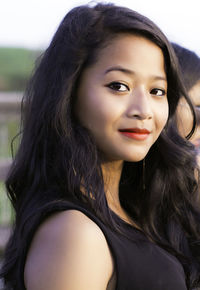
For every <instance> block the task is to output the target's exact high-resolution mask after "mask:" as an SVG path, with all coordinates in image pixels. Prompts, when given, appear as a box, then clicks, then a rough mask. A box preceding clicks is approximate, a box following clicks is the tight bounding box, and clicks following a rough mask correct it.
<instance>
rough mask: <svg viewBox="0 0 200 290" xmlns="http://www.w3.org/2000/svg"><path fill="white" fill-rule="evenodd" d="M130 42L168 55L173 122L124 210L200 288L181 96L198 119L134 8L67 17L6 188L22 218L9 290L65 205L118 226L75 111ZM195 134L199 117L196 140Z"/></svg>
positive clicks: (126, 175)
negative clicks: (88, 83) (82, 94)
mask: <svg viewBox="0 0 200 290" xmlns="http://www.w3.org/2000/svg"><path fill="white" fill-rule="evenodd" d="M127 32H128V33H132V34H136V35H141V36H143V37H145V38H147V39H149V40H151V41H152V42H154V43H155V44H156V45H157V46H159V47H160V48H161V49H162V51H163V55H164V59H165V69H166V75H167V82H168V102H169V119H168V123H167V125H166V127H165V129H164V130H163V132H162V133H161V135H160V137H159V138H158V140H157V141H156V143H155V144H154V145H153V146H152V148H151V149H150V151H149V153H148V155H147V156H146V158H145V164H146V168H145V180H143V179H142V178H141V172H142V162H137V163H130V162H125V163H124V167H123V171H122V177H121V181H120V193H119V194H120V201H121V204H122V206H123V207H124V208H125V209H126V210H127V212H128V214H129V215H130V216H132V218H133V219H134V220H135V221H136V222H137V223H138V224H139V225H140V227H141V228H142V229H143V231H144V232H145V233H146V235H148V236H149V237H150V238H151V239H152V240H153V241H154V242H155V243H157V244H159V245H160V246H162V247H163V248H165V249H167V250H168V251H170V252H172V253H173V254H174V255H176V256H177V257H178V258H179V260H180V261H181V263H182V264H183V267H184V270H185V273H186V277H187V283H188V288H189V289H190V288H192V287H193V286H197V285H200V275H199V273H200V213H199V208H198V206H197V202H196V201H197V185H198V182H197V178H196V177H195V174H194V172H195V168H196V161H195V160H196V159H195V155H194V149H193V146H192V145H191V144H190V143H189V142H188V141H187V140H185V139H183V138H182V137H180V136H179V134H178V132H177V131H176V128H174V127H173V126H172V123H173V122H172V120H173V117H174V115H175V111H176V106H177V103H178V101H179V98H180V97H181V96H184V97H185V98H186V100H187V102H188V103H189V106H190V107H191V110H192V113H193V115H194V109H193V107H192V104H191V101H190V100H189V98H188V97H187V94H186V92H185V90H184V87H183V85H182V83H181V80H180V78H179V75H178V73H177V61H176V58H175V55H174V51H173V49H172V47H171V44H170V43H169V42H168V40H167V39H166V37H165V36H164V35H163V33H162V32H161V31H160V29H159V28H158V27H157V26H156V25H155V24H154V23H153V22H151V21H150V20H149V19H148V18H146V17H144V16H142V15H140V14H138V13H137V12H134V11H132V10H130V9H127V8H123V7H118V6H115V5H112V4H97V5H95V6H93V7H90V6H87V5H86V6H80V7H77V8H74V9H72V10H71V11H70V12H69V13H68V14H67V15H66V16H65V18H64V19H63V21H62V22H61V24H60V26H59V28H58V30H57V32H56V33H55V35H54V37H53V40H52V42H51V44H50V46H49V47H48V48H47V50H46V51H45V53H44V55H43V56H42V58H41V60H40V62H39V64H38V66H37V68H36V71H35V73H34V75H33V78H32V79H31V81H30V84H29V86H28V89H27V91H26V94H25V97H24V101H23V115H22V129H23V133H22V138H21V144H20V146H19V150H18V152H17V154H16V156H15V159H14V161H13V165H12V168H11V170H10V173H9V176H8V179H7V181H6V186H7V191H8V194H9V197H10V199H11V202H12V204H13V207H14V209H15V211H16V221H15V227H14V231H13V235H12V237H11V238H10V241H9V243H8V246H7V249H6V252H5V259H4V266H3V276H4V280H5V282H6V285H8V286H7V287H9V285H10V286H11V287H12V288H13V289H16V290H18V289H20V290H21V289H24V282H23V270H24V264H25V259H26V254H27V251H28V247H29V245H30V243H31V240H32V237H33V235H34V233H35V231H36V229H37V227H38V226H39V224H40V223H41V222H42V220H43V219H44V218H46V217H47V216H48V215H49V214H51V213H52V212H53V211H56V210H62V209H64V208H65V207H64V204H65V202H66V201H68V200H73V201H75V202H77V203H78V202H81V203H84V204H87V207H88V208H90V210H91V211H93V212H94V213H95V214H96V215H97V216H98V217H99V218H100V219H101V220H102V221H103V222H105V223H106V224H107V225H108V226H110V227H113V228H115V226H116V225H115V224H114V223H113V221H112V218H111V214H110V211H109V208H108V205H107V201H106V197H105V193H104V184H103V178H102V171H101V158H100V156H99V153H98V148H97V147H96V145H95V142H94V140H93V138H92V136H91V135H90V133H89V132H88V131H87V130H86V129H85V128H83V127H82V126H81V124H79V123H78V122H77V120H76V119H75V117H74V112H73V108H74V103H75V102H76V91H77V87H78V85H79V80H80V77H81V74H82V72H83V71H84V69H85V68H86V67H88V66H89V65H91V64H92V63H94V62H95V61H96V59H97V57H98V51H99V50H100V49H101V48H102V47H105V46H106V44H107V43H109V41H111V40H112V39H113V38H114V37H115V36H116V35H117V34H119V33H127ZM194 128H195V116H194V124H193V128H192V132H193V131H194ZM192 132H191V133H190V135H191V134H192ZM143 175H144V174H143ZM144 182H145V190H144V189H143V183H144ZM83 187H84V194H82V190H81V188H83ZM133 192H134V194H133ZM91 193H92V198H91ZM115 229H116V230H118V229H117V227H116V228H115ZM121 230H122V231H123V229H121ZM7 289H9V288H7Z"/></svg>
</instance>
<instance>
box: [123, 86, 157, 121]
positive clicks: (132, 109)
mask: <svg viewBox="0 0 200 290" xmlns="http://www.w3.org/2000/svg"><path fill="white" fill-rule="evenodd" d="M127 116H128V117H129V118H136V119H139V120H145V119H151V118H152V104H151V100H150V95H149V94H148V93H147V92H146V91H145V90H144V89H141V88H139V89H134V90H133V91H132V94H130V101H129V105H128V110H127Z"/></svg>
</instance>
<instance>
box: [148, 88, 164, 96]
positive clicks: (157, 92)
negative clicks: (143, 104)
mask: <svg viewBox="0 0 200 290" xmlns="http://www.w3.org/2000/svg"><path fill="white" fill-rule="evenodd" d="M150 93H151V94H152V95H155V96H158V97H159V96H165V95H166V92H165V90H162V89H157V88H155V89H153V90H151V92H150Z"/></svg>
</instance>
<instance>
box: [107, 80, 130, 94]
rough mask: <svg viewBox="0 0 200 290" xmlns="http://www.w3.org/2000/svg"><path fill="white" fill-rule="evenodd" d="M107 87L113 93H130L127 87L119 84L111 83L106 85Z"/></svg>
mask: <svg viewBox="0 0 200 290" xmlns="http://www.w3.org/2000/svg"><path fill="white" fill-rule="evenodd" d="M107 87H109V88H110V89H112V90H114V91H118V92H126V91H130V89H129V87H128V86H127V85H125V84H122V83H120V82H112V83H110V84H108V85H107Z"/></svg>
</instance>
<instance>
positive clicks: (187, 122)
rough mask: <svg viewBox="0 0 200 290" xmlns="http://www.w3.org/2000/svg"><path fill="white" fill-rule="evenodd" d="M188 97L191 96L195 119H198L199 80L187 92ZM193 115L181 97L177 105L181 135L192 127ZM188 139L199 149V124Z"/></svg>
mask: <svg viewBox="0 0 200 290" xmlns="http://www.w3.org/2000/svg"><path fill="white" fill-rule="evenodd" d="M188 95H189V97H190V98H191V100H192V102H193V105H194V107H195V109H196V114H197V119H198V120H200V81H199V82H197V83H196V84H195V85H194V86H193V87H192V88H191V89H190V91H189V92H188ZM192 124H193V117H192V113H191V110H190V108H189V106H188V104H187V102H186V101H185V99H183V98H182V99H181V100H180V102H179V105H178V128H179V131H180V133H181V135H182V136H184V137H185V136H187V135H188V134H189V132H190V131H191V129H192ZM190 141H191V142H192V143H193V144H194V145H195V146H196V147H197V149H200V124H199V123H198V126H197V128H196V130H195V133H194V134H193V135H192V137H191V139H190Z"/></svg>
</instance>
